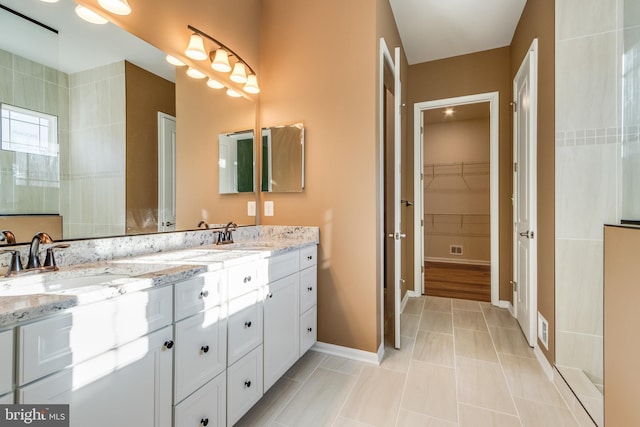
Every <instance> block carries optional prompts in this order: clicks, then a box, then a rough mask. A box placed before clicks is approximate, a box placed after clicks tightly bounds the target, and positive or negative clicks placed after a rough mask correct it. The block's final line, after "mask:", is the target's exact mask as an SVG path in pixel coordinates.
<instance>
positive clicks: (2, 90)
mask: <svg viewBox="0 0 640 427" xmlns="http://www.w3.org/2000/svg"><path fill="white" fill-rule="evenodd" d="M0 53H2V50H0ZM0 102H6V103H8V104H11V103H13V71H12V70H11V69H10V68H5V67H0Z"/></svg>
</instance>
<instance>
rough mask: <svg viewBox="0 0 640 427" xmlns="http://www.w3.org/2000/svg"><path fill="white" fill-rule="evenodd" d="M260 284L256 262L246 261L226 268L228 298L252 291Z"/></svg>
mask: <svg viewBox="0 0 640 427" xmlns="http://www.w3.org/2000/svg"><path fill="white" fill-rule="evenodd" d="M261 285H262V283H260V279H259V277H258V262H248V263H246V264H242V265H238V266H236V267H231V268H228V269H227V294H228V295H229V299H233V298H235V297H238V296H240V295H244V294H246V293H249V292H251V291H254V290H256V289H258V288H259V287H260V286H261Z"/></svg>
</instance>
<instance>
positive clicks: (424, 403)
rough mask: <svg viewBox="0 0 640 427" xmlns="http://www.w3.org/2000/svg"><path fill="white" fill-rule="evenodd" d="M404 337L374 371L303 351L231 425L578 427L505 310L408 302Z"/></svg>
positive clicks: (446, 301) (443, 302)
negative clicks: (293, 363)
mask: <svg viewBox="0 0 640 427" xmlns="http://www.w3.org/2000/svg"><path fill="white" fill-rule="evenodd" d="M401 334H402V349H401V350H395V349H392V348H388V349H386V350H385V357H384V360H383V361H382V363H381V364H380V366H375V365H370V364H366V363H360V362H356V361H353V360H349V359H344V358H341V357H335V356H330V355H326V354H322V353H318V352H315V351H309V352H308V353H307V354H305V355H304V356H303V357H302V358H301V359H300V361H298V363H297V364H296V365H294V366H293V367H292V368H291V369H290V370H289V371H288V372H287V373H286V374H285V375H284V376H283V377H282V378H281V379H280V381H278V382H277V383H276V384H275V385H274V386H273V387H272V388H271V389H270V390H269V391H268V392H267V393H266V394H265V396H264V397H263V398H262V400H261V401H260V402H258V403H257V404H256V406H254V407H253V408H252V409H251V411H249V412H248V413H247V414H246V415H245V416H244V418H242V419H241V420H240V421H239V422H238V423H237V424H236V425H237V426H273V427H281V426H291V427H311V426H333V427H362V426H381V427H383V426H397V427H401V426H402V427H410V426H411V427H413V426H416V427H417V426H427V427H454V426H459V427H466V426H472V427H484V426H497V427H511V426H524V427H529V426H532V427H533V426H541V427H563V426H578V425H579V424H578V423H577V421H576V419H575V418H574V417H573V415H572V414H571V412H570V411H569V409H568V408H567V406H566V403H565V401H564V400H563V398H562V397H561V395H560V393H559V392H558V390H557V389H556V387H555V386H554V384H553V383H552V382H551V381H549V379H548V378H547V377H546V375H545V374H544V373H543V371H542V368H541V367H540V365H539V363H538V361H537V360H536V358H535V356H534V354H533V351H532V350H531V348H529V347H528V346H527V344H526V341H525V339H524V336H523V335H522V332H521V331H520V329H519V327H518V325H517V323H516V321H515V320H514V319H513V318H512V317H511V315H510V314H509V312H508V311H507V310H505V309H499V308H496V307H493V306H491V305H490V304H488V303H479V302H475V301H467V300H455V299H454V300H452V299H449V298H438V297H420V298H412V299H410V300H409V301H408V303H407V305H406V308H405V310H404V312H403V314H402V332H401Z"/></svg>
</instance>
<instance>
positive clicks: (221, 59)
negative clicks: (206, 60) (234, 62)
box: [211, 49, 231, 73]
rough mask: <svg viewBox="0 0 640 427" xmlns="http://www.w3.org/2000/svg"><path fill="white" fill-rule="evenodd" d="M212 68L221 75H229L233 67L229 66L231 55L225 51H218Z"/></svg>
mask: <svg viewBox="0 0 640 427" xmlns="http://www.w3.org/2000/svg"><path fill="white" fill-rule="evenodd" d="M211 68H213V69H214V70H216V71H220V72H221V73H228V72H229V71H231V65H229V54H228V53H227V51H226V50H224V49H218V50H216V55H215V57H214V58H213V62H212V63H211Z"/></svg>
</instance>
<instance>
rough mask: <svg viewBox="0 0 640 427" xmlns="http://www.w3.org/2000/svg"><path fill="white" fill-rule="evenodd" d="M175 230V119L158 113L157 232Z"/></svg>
mask: <svg viewBox="0 0 640 427" xmlns="http://www.w3.org/2000/svg"><path fill="white" fill-rule="evenodd" d="M175 229H176V118H175V117H171V116H169V115H167V114H164V113H158V231H175Z"/></svg>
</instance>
